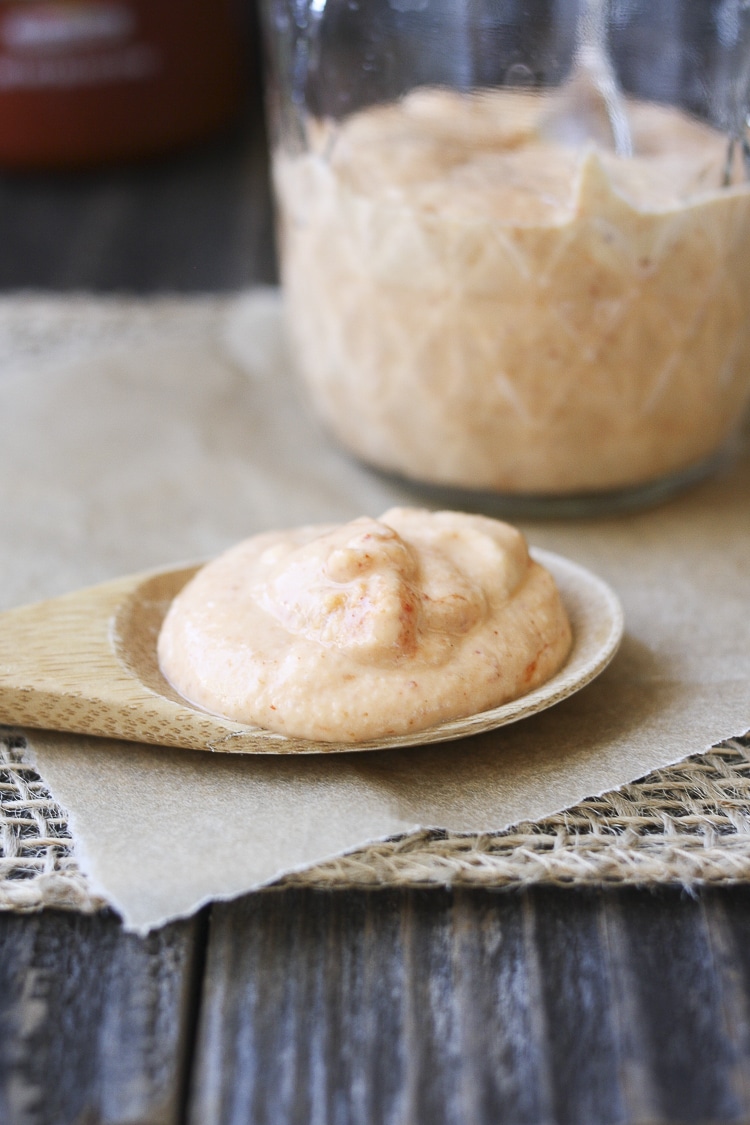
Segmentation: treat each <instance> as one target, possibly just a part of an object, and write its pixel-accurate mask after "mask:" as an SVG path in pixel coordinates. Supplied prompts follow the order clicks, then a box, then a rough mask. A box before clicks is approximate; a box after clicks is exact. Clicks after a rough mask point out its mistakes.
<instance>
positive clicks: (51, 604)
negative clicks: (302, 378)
mask: <svg viewBox="0 0 750 1125" xmlns="http://www.w3.org/2000/svg"><path fill="white" fill-rule="evenodd" d="M532 553H533V555H534V557H535V558H536V559H537V560H538V561H539V562H541V563H542V564H543V565H544V566H546V567H547V568H548V569H549V570H550V571H551V572H552V574H553V575H554V578H555V580H556V582H557V584H558V587H559V589H560V593H561V595H562V598H563V601H564V603H565V607H566V609H567V611H568V614H569V617H570V621H571V625H572V627H573V636H574V640H573V650H572V652H571V655H570V657H569V659H568V661H567V663H566V665H565V667H564V668H563V669H562V670H561V671H560V672H558V674H557V675H556V676H554V677H553V678H552V679H551V680H549V681H548V682H547V683H546V684H544V685H543V686H542V687H540V688H537V689H536V690H535V691H533V692H530V693H529V694H528V695H525V696H523V697H522V698H521V699H517V700H515V701H514V702H512V703H507V704H505V705H504V706H502V707H495V708H493V709H492V710H489V711H484V712H482V713H480V714H477V715H471V716H469V717H467V718H463V719H454V720H452V721H450V722H445V723H440V724H439V725H437V726H434V727H430V728H428V729H427V730H422V731H417V732H415V733H413V734H408V735H400V736H396V737H393V736H392V737H388V738H382V739H374V740H370V741H368V742H361V743H350V742H330V743H329V742H326V743H323V742H310V741H307V740H305V739H301V738H288V737H286V736H285V735H282V734H275V733H273V732H271V731H267V730H263V729H261V728H260V727H253V726H245V725H243V724H241V723H235V722H232V721H230V720H228V719H222V718H219V717H218V716H215V715H211V714H209V713H207V712H205V711H201V710H199V709H198V708H197V707H193V706H191V705H190V704H189V703H187V702H186V701H185V700H184V699H182V697H181V696H179V695H178V694H177V693H176V692H175V691H174V689H173V688H172V687H170V685H169V684H168V683H167V681H166V680H165V679H164V677H163V676H162V674H161V672H160V671H159V665H158V662H157V657H156V641H157V637H158V635H159V629H160V627H161V623H162V621H163V619H164V615H165V613H166V611H167V608H168V606H169V604H170V602H171V600H172V598H174V596H175V595H176V594H177V593H178V592H179V591H180V590H181V589H182V587H183V586H184V585H185V583H186V582H187V581H188V579H189V578H191V577H192V575H193V574H194V573H195V572H196V570H197V569H198V567H197V566H188V567H185V566H183V567H179V568H177V569H175V570H164V571H156V572H153V571H152V572H149V573H147V574H136V575H131V576H130V577H128V578H120V579H117V580H116V581H114V582H107V583H105V584H104V585H102V586H94V587H91V588H89V589H86V590H80V591H77V592H75V593H72V594H66V595H64V596H63V597H59V598H53V599H52V600H50V601H44V602H37V603H35V604H34V605H29V606H21V607H20V608H18V609H12V610H9V611H7V612H6V613H3V614H0V722H2V723H8V724H22V725H24V726H29V727H42V728H46V729H49V730H61V731H75V732H77V733H79V734H94V735H104V736H107V737H112V738H123V739H127V740H130V741H134V742H149V743H154V744H156V745H162V746H180V747H184V748H186V749H194V750H221V751H229V752H241V753H244V754H291V753H305V754H309V753H331V752H334V751H353V750H375V749H382V748H385V747H392V746H415V745H417V744H420V743H426V742H444V741H448V740H450V739H454V738H460V737H463V736H466V735H470V734H476V733H479V732H480V731H486V730H491V729H492V728H494V727H499V726H503V725H504V724H506V723H511V722H515V721H516V720H517V719H522V718H525V717H526V716H528V715H533V714H534V713H535V712H537V711H541V710H543V709H544V708H546V707H551V706H552V705H553V704H554V703H558V702H559V701H560V700H562V699H565V698H566V697H567V696H569V695H572V693H573V692H575V691H578V690H579V689H580V688H582V687H583V686H584V685H585V684H587V683H589V681H590V680H592V679H593V678H594V677H595V676H597V675H598V674H599V672H601V671H602V670H603V668H605V667H606V665H607V664H608V663H609V661H610V660H611V659H612V657H613V656H614V654H615V652H616V650H617V646H618V645H619V642H620V638H621V636H622V630H623V618H622V610H621V608H620V604H619V601H618V600H617V597H616V596H615V594H614V593H613V592H612V590H610V588H609V587H608V586H607V585H606V584H605V583H604V582H603V581H602V580H601V579H600V578H597V577H596V576H595V575H593V574H591V573H590V572H589V571H587V570H584V569H583V567H580V566H577V565H576V564H575V563H572V562H570V561H569V560H567V559H563V558H561V557H560V556H558V555H553V554H550V553H549V552H547V551H538V550H535V551H533V552H532Z"/></svg>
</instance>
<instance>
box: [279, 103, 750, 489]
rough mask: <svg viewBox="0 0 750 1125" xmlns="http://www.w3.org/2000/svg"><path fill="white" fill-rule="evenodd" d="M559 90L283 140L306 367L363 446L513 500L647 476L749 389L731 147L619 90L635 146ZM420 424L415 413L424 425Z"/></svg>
mask: <svg viewBox="0 0 750 1125" xmlns="http://www.w3.org/2000/svg"><path fill="white" fill-rule="evenodd" d="M549 106H550V103H549V101H548V100H547V99H546V98H543V97H541V96H538V95H534V94H530V93H521V92H517V91H509V90H494V91H485V92H480V93H475V94H462V93H459V92H456V91H450V90H437V89H418V90H415V91H414V92H412V93H410V94H409V95H407V96H406V97H405V98H403V99H402V100H401V101H398V102H395V103H392V104H386V105H376V106H373V107H369V108H367V109H363V110H359V111H357V112H354V113H352V114H351V115H349V116H348V117H347V118H345V119H344V120H343V121H336V122H334V121H313V122H311V124H310V136H309V149H308V151H305V152H303V153H297V152H295V153H286V152H283V151H278V152H277V153H276V154H275V160H274V166H275V181H276V187H277V192H278V196H279V201H280V204H281V207H280V215H281V248H282V272H283V278H284V286H285V302H286V310H287V320H288V323H289V327H290V333H291V341H292V345H293V348H294V352H295V358H296V364H297V367H298V369H299V371H300V374H301V375H302V377H303V378H304V380H305V381H306V383H307V385H308V388H309V391H310V394H311V398H312V401H313V403H314V405H315V407H316V409H317V410H318V413H319V414H320V415H321V417H322V418H323V419H324V420H325V422H326V423H327V424H328V426H329V427H330V429H331V430H332V431H333V432H334V433H335V434H336V436H337V437H338V438H339V440H340V441H341V442H342V444H344V445H345V446H346V447H348V448H349V449H351V450H352V451H353V452H354V453H356V454H357V455H358V456H360V457H362V458H363V459H364V460H366V461H368V462H370V463H372V464H374V465H377V466H379V467H381V468H383V469H386V470H389V471H396V472H398V473H402V474H404V475H406V476H409V477H412V478H415V479H417V480H422V481H429V482H432V483H439V484H448V485H458V486H462V487H469V488H482V489H491V490H496V491H498V492H501V493H507V494H514V493H518V494H545V495H564V494H570V493H579V492H589V491H605V490H611V489H618V488H625V487H631V486H638V485H642V484H645V483H648V482H651V481H655V480H657V479H659V478H660V477H663V476H668V475H671V474H673V473H677V472H682V471H684V470H686V469H687V468H689V467H690V466H693V465H698V464H700V463H701V462H702V461H704V460H705V459H707V458H708V457H710V456H711V455H712V454H713V453H714V452H715V451H716V450H717V449H718V448H719V447H720V446H721V445H722V444H723V443H724V442H725V441H726V439H727V437H728V436H729V435H730V434H731V432H732V431H733V430H734V429H736V428H737V426H738V424H739V421H740V419H741V417H742V413H743V410H744V407H745V405H746V404H747V402H748V398H750V185H748V184H747V183H745V182H743V180H742V173H741V171H740V170H739V169H738V168H735V169H734V170H733V177H734V180H735V182H734V183H733V184H732V185H731V186H728V187H726V186H723V176H724V173H725V165H726V158H727V138H726V136H724V135H723V134H722V133H721V132H720V131H719V130H717V129H714V128H712V127H711V126H709V125H707V124H705V123H704V122H701V121H698V120H696V119H694V118H691V117H689V116H688V115H687V114H685V113H683V112H681V111H680V110H678V109H675V108H673V107H670V106H665V105H657V104H653V103H643V102H634V101H632V100H631V101H628V102H627V104H626V111H627V114H628V120H629V124H630V130H631V133H632V137H633V146H634V153H633V156H632V157H627V158H626V157H621V156H617V155H615V153H613V152H609V151H607V150H606V149H603V148H599V147H596V145H594V144H593V143H589V144H584V145H582V146H573V145H569V144H566V143H562V142H561V141H557V140H555V138H554V136H552V137H550V136H549V135H548V133H547V131H546V130H545V128H544V123H545V121H546V120H547V118H548V114H549ZM415 419H418V424H415V421H414V420H415Z"/></svg>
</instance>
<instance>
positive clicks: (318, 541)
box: [158, 508, 571, 742]
mask: <svg viewBox="0 0 750 1125" xmlns="http://www.w3.org/2000/svg"><path fill="white" fill-rule="evenodd" d="M570 645H571V632H570V626H569V623H568V619H567V616H566V614H565V610H564V608H563V605H562V602H561V600H560V597H559V594H558V591H557V588H556V586H555V583H554V581H553V579H552V577H551V576H550V574H549V573H548V572H547V571H546V570H545V569H543V568H542V567H541V566H539V565H538V564H537V563H535V562H534V561H533V560H532V559H530V557H529V554H528V550H527V547H526V543H525V540H524V538H523V536H522V535H521V533H520V532H519V531H517V530H516V529H515V528H512V527H510V526H509V525H508V524H505V523H501V522H499V521H497V520H491V519H487V518H485V517H483V516H470V515H465V514H462V513H457V512H427V511H422V510H416V509H408V508H393V509H391V510H390V511H388V512H386V513H385V514H384V515H383V516H382V517H381V518H380V519H379V520H373V519H366V518H363V519H358V520H354V521H353V522H352V523H348V524H345V525H343V526H310V527H302V528H298V529H296V530H292V531H284V532H269V533H267V534H263V535H257V536H255V537H253V538H252V539H248V540H246V541H245V542H243V543H240V544H239V545H238V546H236V547H234V548H233V549H232V550H230V551H228V552H226V554H224V555H222V556H220V557H219V558H218V559H216V560H215V561H214V562H212V563H210V564H208V565H207V566H206V567H204V568H203V569H202V570H200V571H199V572H198V574H197V575H196V576H195V578H193V579H192V581H191V582H190V583H189V584H188V585H187V586H186V587H185V589H184V590H183V591H182V592H181V593H180V594H179V595H178V596H177V597H176V598H175V600H174V602H173V603H172V606H171V607H170V610H169V612H168V614H167V616H166V618H165V621H164V625H163V627H162V631H161V634H160V637H159V646H158V652H159V664H160V667H161V669H162V672H163V673H164V675H165V676H166V678H167V679H168V680H169V681H170V683H171V684H172V685H173V686H174V687H175V688H176V689H177V691H178V692H180V694H181V695H183V696H184V697H185V698H186V699H188V700H190V701H191V702H192V703H195V704H197V705H198V706H200V707H203V708H205V709H206V710H208V711H211V712H213V713H215V714H219V715H223V716H225V717H226V718H230V719H234V720H236V721H238V722H242V723H251V724H256V725H258V726H262V727H266V728H267V729H269V730H273V731H279V732H281V733H283V734H287V735H294V736H297V737H301V738H309V739H314V740H319V741H341V742H357V741H364V740H367V739H372V738H379V737H383V736H387V735H392V734H405V733H408V732H410V731H418V730H422V729H424V728H425V727H428V726H432V725H433V724H434V723H438V722H441V721H443V720H446V719H452V718H458V717H461V716H465V715H470V714H474V713H475V712H479V711H484V710H487V709H488V708H490V707H495V706H498V705H500V704H502V703H506V702H508V701H509V700H511V699H515V698H517V697H518V696H520V695H523V694H525V693H526V692H528V691H531V690H532V689H533V688H535V687H537V686H539V685H540V684H542V683H544V682H545V681H546V680H548V679H549V678H550V676H552V675H554V673H555V672H557V671H558V669H559V668H560V667H561V665H562V664H563V663H564V661H565V659H566V657H567V655H568V652H569V649H570Z"/></svg>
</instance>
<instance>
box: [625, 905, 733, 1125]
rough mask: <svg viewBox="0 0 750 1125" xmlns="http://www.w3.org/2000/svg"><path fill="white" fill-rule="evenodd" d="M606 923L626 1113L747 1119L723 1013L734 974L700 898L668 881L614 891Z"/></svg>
mask: <svg viewBox="0 0 750 1125" xmlns="http://www.w3.org/2000/svg"><path fill="white" fill-rule="evenodd" d="M722 897H723V898H724V901H725V902H727V903H729V904H734V905H733V907H731V909H732V913H733V914H735V915H744V916H745V917H747V924H750V915H748V912H747V907H748V902H747V900H745V902H744V903H742V902H741V901H740V900H738V899H736V898H733V896H732V892H731V891H728V892H724V895H723V896H722ZM606 927H607V932H608V941H609V948H610V958H609V959H610V964H611V972H612V978H613V987H612V991H613V996H614V1003H615V1007H616V1012H617V1017H618V1022H619V1028H618V1040H619V1044H620V1052H621V1064H620V1065H621V1069H622V1074H623V1084H624V1090H625V1096H626V1102H627V1106H628V1117H627V1120H628V1121H631V1120H633V1121H642V1120H646V1121H649V1122H652V1121H653V1122H665V1123H672V1122H680V1123H681V1125H683V1123H684V1125H688V1123H690V1122H711V1123H712V1125H720V1123H723V1122H746V1121H748V1120H750V1102H749V1101H748V1099H747V1095H746V1094H743V1091H742V1088H741V1085H740V1084H739V1083H738V1081H737V1073H738V1067H740V1066H742V1060H741V1059H740V1058H739V1056H738V1051H737V1044H736V1042H735V1039H734V1036H733V1034H732V1029H731V1026H730V1024H729V1023H728V1021H727V1018H726V1007H725V999H726V996H727V995H728V992H729V990H730V989H731V988H735V987H736V981H734V982H733V981H732V980H731V979H730V977H729V976H728V975H727V971H726V970H727V964H726V963H724V964H723V965H722V964H720V963H719V962H718V961H717V959H716V958H715V956H714V951H713V949H712V943H711V939H710V932H709V927H708V925H707V923H706V916H705V912H704V906H703V903H702V901H701V898H700V897H696V898H690V897H688V896H687V895H684V894H682V893H681V892H680V891H679V890H677V889H674V888H662V889H661V890H659V891H657V892H647V891H635V890H627V891H620V892H618V894H617V895H616V896H613V897H612V899H611V900H610V901H609V903H608V909H607V911H606ZM744 987H745V988H746V987H747V982H745V986H744ZM747 995H748V994H747V993H746V994H745V1002H746V1001H747ZM749 1061H750V1060H748V1058H747V1057H745V1060H744V1066H747V1065H748V1062H749Z"/></svg>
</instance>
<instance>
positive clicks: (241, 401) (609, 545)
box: [0, 291, 750, 932]
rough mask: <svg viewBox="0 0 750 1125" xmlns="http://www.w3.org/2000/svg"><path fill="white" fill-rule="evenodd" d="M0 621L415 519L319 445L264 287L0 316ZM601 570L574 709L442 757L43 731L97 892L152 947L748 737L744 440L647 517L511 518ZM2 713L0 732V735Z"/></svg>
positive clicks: (390, 486)
mask: <svg viewBox="0 0 750 1125" xmlns="http://www.w3.org/2000/svg"><path fill="white" fill-rule="evenodd" d="M0 419H2V423H1V424H2V435H3V438H2V445H1V447H0V449H1V452H0V459H1V461H2V471H1V472H0V520H1V521H2V523H1V527H0V558H2V575H3V582H2V589H1V590H0V606H1V607H2V608H8V607H10V606H12V605H15V604H20V603H22V602H25V601H32V600H36V599H39V598H42V597H47V596H52V595H54V594H57V593H62V592H64V591H66V590H69V589H74V588H76V587H79V586H83V585H88V584H91V583H95V582H99V581H104V580H106V579H108V578H112V577H116V576H117V575H119V574H125V573H128V572H131V571H137V570H141V569H145V568H148V567H152V566H160V565H169V564H172V563H176V562H179V561H181V560H187V559H195V558H200V557H206V556H210V555H212V554H214V553H216V552H217V551H219V550H221V549H223V548H224V547H226V546H228V545H229V544H231V543H233V542H235V541H237V540H239V539H241V538H243V537H244V536H246V535H249V534H252V533H254V532H256V531H260V530H263V529H266V528H269V527H273V526H288V525H293V524H297V523H307V522H314V521H324V520H331V519H334V520H344V519H350V518H353V517H354V516H356V515H360V514H369V515H373V516H376V515H378V514H379V513H380V512H382V511H383V510H384V509H385V508H387V507H388V506H389V505H391V504H394V503H405V504H415V503H416V504H421V503H424V497H423V496H421V495H420V494H419V492H418V491H416V490H414V489H412V488H411V487H410V486H408V485H402V484H400V483H394V482H392V481H388V480H384V479H383V478H381V477H379V476H377V475H376V474H374V473H372V472H370V471H369V470H367V469H366V468H364V467H362V466H360V465H358V464H356V463H355V462H354V461H352V460H350V459H349V458H348V457H347V456H346V455H345V454H344V453H342V452H341V451H339V450H338V449H337V448H336V447H335V445H334V444H333V443H332V442H331V441H329V439H328V438H327V437H326V435H325V434H323V433H322V432H321V431H320V429H319V428H318V425H317V423H316V422H315V421H314V419H313V418H312V417H311V415H310V413H309V411H308V410H307V407H306V405H305V403H304V400H303V396H302V393H301V392H300V390H299V388H298V387H297V385H296V383H295V382H294V380H293V378H292V376H291V374H290V371H289V365H288V363H287V361H286V357H285V354H284V348H283V334H282V330H281V320H280V305H279V299H278V296H277V294H276V293H275V292H273V291H266V292H255V293H251V294H245V295H241V296H239V297H235V298H229V299H205V300H203V299H192V300H184V301H182V300H165V301H156V302H154V301H151V302H134V301H128V302H118V301H104V300H97V301H92V300H85V299H79V300H77V301H65V300H56V301H54V300H39V299H35V298H33V297H27V298H15V299H13V298H9V299H6V300H5V301H2V302H0ZM522 526H523V527H524V530H525V531H526V533H527V535H528V536H529V539H530V541H531V542H532V543H534V544H536V545H538V546H542V547H547V548H549V549H551V550H555V551H558V552H559V553H561V554H565V555H568V556H569V557H571V558H573V559H575V560H576V561H578V562H580V563H583V564H584V565H585V566H589V567H590V568H592V569H594V570H596V571H597V572H598V573H599V574H601V575H602V577H604V578H605V579H606V580H607V581H608V582H610V584H611V585H612V586H613V587H614V588H615V589H616V590H617V592H618V593H619V595H620V597H621V599H622V601H623V604H624V608H625V615H626V623H627V633H626V638H625V641H624V644H623V647H622V649H621V651H620V653H619V654H618V656H617V657H616V659H615V662H614V663H613V664H612V665H611V667H610V668H609V669H608V670H607V671H606V672H605V673H604V674H603V675H602V676H601V677H600V679H599V680H597V681H596V682H595V683H594V684H592V685H590V686H589V687H588V688H586V689H585V690H584V691H583V692H581V693H580V694H579V695H577V696H575V697H573V698H572V699H570V700H568V701H566V702H565V703H563V704H561V705H559V706H557V707H555V708H554V709H552V710H550V711H548V712H546V713H544V714H542V715H539V716H537V717H535V718H533V719H531V720H526V721H524V722H523V723H520V724H518V725H516V726H513V727H507V728H504V729H503V730H501V731H498V732H496V733H493V734H490V735H485V736H481V737H478V738H475V739H472V740H465V741H460V742H455V743H452V744H446V745H443V746H440V747H435V748H420V749H414V750H408V751H404V750H402V751H389V752H380V753H376V754H368V755H351V756H349V755H337V756H335V758H333V757H332V758H320V759H318V758H309V757H305V758H300V759H289V758H280V759H277V760H274V759H270V758H268V757H263V758H249V757H247V758H243V757H237V756H229V755H210V754H201V753H197V752H185V751H174V750H166V749H160V748H146V747H142V746H136V745H134V744H128V743H115V742H110V741H105V740H97V739H85V738H82V737H79V736H64V735H54V734H48V733H44V734H41V733H39V732H33V731H29V732H27V736H28V738H29V740H30V745H31V748H32V753H33V756H34V759H35V761H36V764H37V767H38V768H39V770H40V771H41V773H42V775H43V777H44V778H45V780H46V781H47V783H48V784H49V785H50V787H51V789H52V791H53V793H54V795H55V797H56V798H57V800H59V801H60V802H61V803H62V804H63V805H64V806H65V807H66V808H67V809H68V810H69V813H70V818H71V824H72V828H73V832H74V837H75V840H76V844H77V849H78V851H79V853H80V856H81V861H82V864H83V866H84V868H85V869H86V870H87V872H88V873H89V875H90V876H91V877H92V879H93V880H94V882H95V885H96V887H97V889H98V890H99V891H100V892H101V893H102V894H103V895H104V897H105V898H107V900H108V901H109V902H111V903H112V905H113V906H114V907H115V908H116V909H117V910H119V911H120V913H121V914H122V916H123V919H124V921H125V924H126V926H127V927H128V928H130V929H134V930H138V931H141V932H145V931H146V930H148V929H150V928H152V927H154V926H157V925H159V924H161V923H163V922H165V921H167V920H168V919H170V918H172V917H175V916H180V915H186V914H189V913H191V912H192V911H194V910H195V909H196V908H197V907H198V906H200V905H201V904H202V903H204V902H206V901H208V900H210V899H213V898H221V897H231V896H234V895H237V894H239V893H242V892H243V891H246V890H248V889H250V888H253V887H257V886H259V885H262V884H264V883H267V882H269V881H271V880H273V879H274V878H276V877H278V876H279V875H280V874H282V873H284V872H287V871H290V870H294V869H300V868H303V867H306V866H309V865H312V864H314V863H316V862H318V861H320V860H321V859H324V858H328V857H332V856H335V855H340V854H342V853H343V852H345V851H348V850H353V849H355V848H357V847H359V846H361V845H363V844H365V843H367V842H370V841H374V840H378V839H382V838H384V837H387V836H389V835H392V834H394V833H400V832H404V831H408V830H410V829H412V828H417V827H426V826H433V827H437V826H439V827H444V828H449V829H452V830H456V831H461V832H480V831H489V830H495V829H500V828H503V827H505V826H507V825H510V824H513V823H515V822H518V821H520V820H525V819H527V818H537V817H541V816H544V815H547V814H550V813H552V812H555V811H557V810H559V809H561V808H564V807H566V806H569V805H572V804H574V803H576V802H578V801H579V800H581V799H582V798H584V797H585V796H588V795H593V794H598V793H602V792H604V791H606V790H607V789H611V788H614V787H617V786H619V785H622V784H625V783H626V782H628V781H632V780H633V779H635V778H637V777H639V776H641V775H643V774H645V773H647V772H648V771H650V770H652V769H654V768H657V767H659V766H662V765H666V764H668V763H671V762H674V761H677V760H678V759H680V758H681V757H684V756H686V755H688V754H692V753H696V752H699V751H701V750H703V749H706V748H708V747H709V746H710V745H712V744H715V743H716V742H718V741H720V740H721V739H723V738H725V737H730V736H733V735H738V734H742V733H744V732H745V731H746V730H747V728H748V727H749V726H750V613H748V594H750V445H749V444H748V442H747V441H746V442H745V443H744V445H742V447H741V448H740V450H739V451H738V454H737V456H736V458H735V460H734V461H733V462H732V464H731V466H729V467H728V468H727V469H726V470H725V471H724V472H722V473H721V474H720V475H718V476H716V477H714V478H712V479H711V480H710V481H708V482H706V483H705V484H703V485H700V486H698V487H696V488H693V489H692V490H691V491H690V492H689V493H687V494H685V495H683V496H681V497H679V498H678V499H675V500H672V501H671V502H670V503H668V504H667V505H665V506H663V507H661V508H658V509H654V510H652V511H648V512H644V513H641V514H638V515H631V516H621V517H618V518H612V519H604V520H602V519H599V520H596V521H594V520H591V521H580V520H579V521H574V522H553V523H536V524H522ZM0 719H1V716H0Z"/></svg>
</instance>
